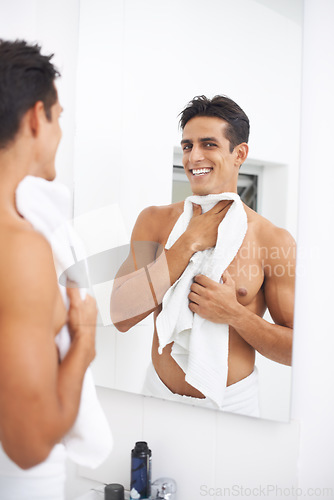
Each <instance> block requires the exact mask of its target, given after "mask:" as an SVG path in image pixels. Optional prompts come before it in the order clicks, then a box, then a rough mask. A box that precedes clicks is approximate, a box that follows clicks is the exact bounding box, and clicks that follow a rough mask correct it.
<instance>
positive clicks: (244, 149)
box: [234, 142, 249, 167]
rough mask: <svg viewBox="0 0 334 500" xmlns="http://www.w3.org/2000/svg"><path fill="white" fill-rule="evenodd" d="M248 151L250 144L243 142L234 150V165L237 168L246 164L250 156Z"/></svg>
mask: <svg viewBox="0 0 334 500" xmlns="http://www.w3.org/2000/svg"><path fill="white" fill-rule="evenodd" d="M248 149H249V148H248V144H247V143H246V142H242V143H241V144H238V146H236V147H235V148H234V152H235V153H236V155H235V163H234V164H235V166H236V167H240V166H241V165H242V164H243V163H244V161H245V160H246V158H247V156H248Z"/></svg>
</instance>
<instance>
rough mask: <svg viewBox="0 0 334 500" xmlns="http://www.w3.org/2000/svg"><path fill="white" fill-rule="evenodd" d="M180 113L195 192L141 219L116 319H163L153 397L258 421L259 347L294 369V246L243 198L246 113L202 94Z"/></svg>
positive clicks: (115, 301) (157, 326)
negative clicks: (240, 178)
mask: <svg viewBox="0 0 334 500" xmlns="http://www.w3.org/2000/svg"><path fill="white" fill-rule="evenodd" d="M180 116H181V118H180V126H181V129H182V140H181V146H182V150H183V167H184V170H185V173H186V175H187V178H188V180H189V183H190V186H191V190H192V193H193V195H194V196H193V197H190V198H187V200H186V201H185V202H180V203H173V204H171V205H168V206H154V207H148V208H146V209H145V210H143V211H142V212H141V213H140V214H139V216H138V219H137V221H136V224H135V226H134V229H133V232H132V238H131V252H130V254H129V257H128V258H127V260H126V261H125V262H124V264H123V266H122V267H121V269H120V271H119V273H118V277H117V279H116V280H115V283H114V289H113V293H112V297H111V319H112V321H113V323H114V324H115V326H116V328H117V329H118V330H120V331H121V332H126V331H127V330H129V328H131V327H133V326H134V325H136V324H137V323H138V322H139V321H141V320H142V319H144V318H145V317H146V316H148V315H149V314H151V313H152V312H153V314H154V335H153V342H152V365H151V366H150V367H149V370H148V373H147V377H146V382H145V387H144V391H143V392H144V393H145V394H149V395H153V396H157V397H162V398H167V399H174V400H177V401H186V402H190V403H195V404H199V405H203V406H206V407H211V408H216V409H217V408H219V409H222V410H225V411H232V412H237V413H242V414H246V415H251V416H259V401H258V373H257V368H256V366H255V352H256V351H258V352H259V353H261V354H262V355H264V356H266V357H267V358H269V359H271V360H273V361H276V362H278V363H283V364H285V365H290V364H291V351H292V327H293V309H294V276H295V242H294V240H293V238H292V236H291V235H290V234H289V233H288V232H287V231H286V230H284V229H281V228H278V227H276V226H275V225H274V224H272V223H271V222H270V221H269V220H267V219H265V218H264V217H262V216H261V215H259V214H258V213H256V212H254V211H253V210H252V209H250V208H249V207H248V206H247V205H245V204H244V203H242V202H241V200H240V198H239V196H238V195H237V181H238V174H239V169H240V166H241V165H242V164H243V163H244V161H245V160H246V158H247V155H248V136H249V120H248V117H247V116H246V114H245V113H244V111H243V110H242V109H241V108H240V107H239V106H238V105H237V104H236V103H235V102H233V101H232V100H231V99H229V98H227V97H226V96H215V97H214V98H213V99H208V98H206V97H205V96H197V97H195V98H194V99H193V100H192V101H191V102H189V103H188V105H187V106H186V107H185V109H184V110H183V111H182V113H181V114H180ZM158 167H159V166H158V165H157V168H158ZM267 308H268V310H269V312H270V314H271V317H272V319H273V321H274V323H269V322H268V321H266V320H264V319H263V315H264V312H265V311H266V309H267Z"/></svg>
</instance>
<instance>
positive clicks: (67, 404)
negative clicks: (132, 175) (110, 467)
mask: <svg viewBox="0 0 334 500" xmlns="http://www.w3.org/2000/svg"><path fill="white" fill-rule="evenodd" d="M50 59H51V57H47V56H43V55H41V54H40V48H39V47H38V46H37V45H35V46H30V45H27V44H26V43H25V42H23V41H16V42H7V41H3V40H0V224H1V240H0V283H1V286H0V476H1V477H0V496H2V494H4V492H3V490H2V488H5V490H6V485H7V483H4V482H3V481H5V476H6V477H7V476H8V474H7V472H4V470H5V471H6V470H7V469H8V467H11V470H13V474H14V476H15V474H18V475H19V473H18V472H17V471H18V468H17V467H16V466H15V464H17V465H18V466H19V467H20V468H22V469H28V468H31V467H33V466H35V465H36V464H39V463H41V462H43V461H44V460H45V459H46V458H47V457H48V455H49V453H50V451H51V450H52V449H53V448H54V446H55V445H56V443H59V441H60V440H61V439H62V437H63V436H64V435H65V434H66V433H67V431H68V430H69V429H70V428H71V427H72V425H73V423H74V421H75V419H76V416H77V412H78V408H79V403H80V395H81V389H82V383H83V377H84V374H85V371H86V369H87V367H88V366H89V364H90V362H91V361H92V360H93V358H94V356H95V323H96V315H97V309H96V305H95V301H94V299H93V298H91V297H89V296H87V298H86V299H85V300H81V298H80V295H79V290H78V289H75V288H72V289H68V296H69V298H70V308H69V311H67V310H66V307H65V305H64V302H63V299H62V297H61V295H60V291H59V287H58V282H57V276H56V271H55V267H54V262H53V256H52V250H51V247H50V245H49V243H48V242H47V240H46V239H45V238H44V237H43V236H42V235H41V234H40V233H38V232H36V231H35V230H34V229H33V227H32V226H31V224H30V223H29V222H28V221H27V220H25V219H24V218H23V217H22V216H21V215H20V214H19V213H18V211H17V208H16V205H15V191H16V188H17V186H18V184H19V183H20V181H21V180H22V179H23V178H24V177H25V176H27V175H32V176H35V177H42V178H44V179H46V180H53V179H54V177H55V155H56V151H57V147H58V143H59V141H60V138H61V130H60V126H59V116H60V114H61V112H62V107H61V105H60V104H59V102H58V97H57V90H56V87H55V84H54V81H55V78H56V77H57V76H58V72H57V71H56V70H55V68H54V67H53V65H52V64H51V63H50ZM66 323H67V324H68V327H69V331H70V335H71V340H72V342H71V346H70V349H69V351H68V354H67V355H66V356H65V358H64V359H63V361H62V362H61V363H60V362H59V357H58V351H57V347H56V344H55V336H56V334H57V333H58V332H59V331H60V329H61V328H62V326H63V325H64V324H66ZM3 450H4V451H3ZM4 452H5V453H4ZM6 455H7V456H6ZM8 457H9V458H10V459H11V461H13V462H15V463H13V466H11V465H10V463H11V462H9V459H8ZM22 472H24V471H22ZM29 472H30V471H29ZM10 474H12V472H11V473H10ZM40 475H42V472H40ZM7 480H8V478H7ZM31 480H32V478H31V477H30V481H31ZM14 481H15V479H14ZM29 484H30V483H29ZM6 492H7V490H6ZM1 493H2V494H1ZM53 493H54V494H55V492H53ZM6 494H7V493H6ZM25 494H26V495H28V496H29V492H25ZM8 495H9V497H7V496H6V498H12V497H11V496H10V493H8ZM30 495H31V496H30V497H29V498H32V497H34V493H32V492H31V491H30ZM23 497H24V498H26V496H24V495H23ZM23 497H22V498H23ZM15 498H16V496H15ZM20 498H21V496H20ZM34 498H37V495H36V497H34ZM38 498H40V497H39V496H38ZM55 498H56V497H55ZM57 498H58V497H57Z"/></svg>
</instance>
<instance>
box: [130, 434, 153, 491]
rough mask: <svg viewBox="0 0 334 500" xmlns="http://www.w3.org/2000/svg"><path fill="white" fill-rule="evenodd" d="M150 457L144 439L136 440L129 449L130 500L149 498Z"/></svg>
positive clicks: (150, 454) (150, 453) (149, 451)
mask: <svg viewBox="0 0 334 500" xmlns="http://www.w3.org/2000/svg"><path fill="white" fill-rule="evenodd" d="M151 457H152V452H151V450H150V449H149V448H148V446H147V443H146V441H138V442H137V443H136V445H135V447H134V449H133V450H132V451H131V486H130V490H131V491H130V500H150V499H151V460H152V458H151Z"/></svg>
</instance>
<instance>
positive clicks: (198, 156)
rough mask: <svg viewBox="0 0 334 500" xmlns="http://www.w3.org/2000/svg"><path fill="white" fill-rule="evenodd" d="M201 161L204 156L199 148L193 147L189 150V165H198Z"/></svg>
mask: <svg viewBox="0 0 334 500" xmlns="http://www.w3.org/2000/svg"><path fill="white" fill-rule="evenodd" d="M202 160H204V155H203V151H202V149H201V147H199V146H197V145H196V146H195V145H193V147H192V148H191V152H190V157H189V161H190V162H191V163H198V162H199V161H202Z"/></svg>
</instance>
